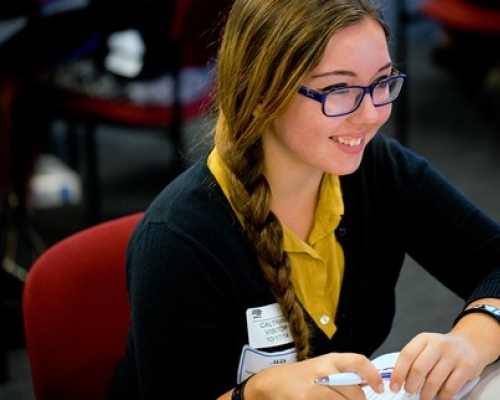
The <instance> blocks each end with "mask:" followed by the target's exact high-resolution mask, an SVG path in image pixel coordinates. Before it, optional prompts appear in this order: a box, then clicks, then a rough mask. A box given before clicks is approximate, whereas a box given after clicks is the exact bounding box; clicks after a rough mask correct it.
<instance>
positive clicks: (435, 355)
mask: <svg viewBox="0 0 500 400" xmlns="http://www.w3.org/2000/svg"><path fill="white" fill-rule="evenodd" d="M471 351H472V350H471V347H470V346H469V345H467V343H466V342H464V341H463V340H460V339H457V338H456V337H454V336H453V335H450V334H447V335H445V334H437V333H423V334H420V335H417V336H416V337H415V338H414V339H413V340H411V341H410V342H409V343H408V344H407V345H406V346H405V347H404V348H403V349H402V351H401V353H400V355H399V357H398V359H397V361H396V365H395V367H394V371H393V374H392V377H391V382H390V388H391V390H392V391H395V392H397V391H399V390H400V389H401V388H404V390H405V391H406V392H408V393H415V392H417V391H420V399H421V400H433V399H435V398H436V396H438V398H439V399H442V400H450V399H451V398H452V397H453V396H454V395H455V394H456V393H457V392H459V391H460V389H461V388H462V387H463V386H464V385H465V384H466V383H467V381H468V380H470V379H473V378H474V377H475V375H474V374H475V373H476V369H477V368H476V367H475V366H474V362H475V361H474V360H475V359H476V358H475V356H474V353H473V352H471Z"/></svg>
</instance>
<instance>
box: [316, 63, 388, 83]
mask: <svg viewBox="0 0 500 400" xmlns="http://www.w3.org/2000/svg"><path fill="white" fill-rule="evenodd" d="M389 67H392V61H390V62H388V63H387V64H385V65H384V66H382V67H381V68H379V70H378V72H382V71H383V70H385V69H387V68H389ZM334 75H335V76H350V77H354V76H356V74H355V73H354V72H352V71H347V70H342V69H340V70H335V71H328V72H323V73H319V74H314V75H312V76H311V78H313V79H314V78H323V77H325V76H334Z"/></svg>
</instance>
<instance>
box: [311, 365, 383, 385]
mask: <svg viewBox="0 0 500 400" xmlns="http://www.w3.org/2000/svg"><path fill="white" fill-rule="evenodd" d="M391 373H392V369H391V370H389V371H387V370H384V371H380V377H381V378H382V379H390V378H391ZM314 382H315V383H319V384H320V385H329V386H345V385H363V384H366V381H365V380H364V379H363V378H362V377H361V376H359V375H358V374H357V373H355V372H341V373H338V374H331V375H328V376H323V377H321V378H316V379H315V380H314Z"/></svg>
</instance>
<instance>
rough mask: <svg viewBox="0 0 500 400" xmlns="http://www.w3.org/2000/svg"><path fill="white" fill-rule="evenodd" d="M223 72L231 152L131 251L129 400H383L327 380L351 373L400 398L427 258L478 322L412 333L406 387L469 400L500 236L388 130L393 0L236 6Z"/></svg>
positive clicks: (125, 371) (427, 398)
mask: <svg viewBox="0 0 500 400" xmlns="http://www.w3.org/2000/svg"><path fill="white" fill-rule="evenodd" d="M217 61H218V87H217V112H218V114H217V122H216V126H215V129H214V133H215V136H214V139H215V146H214V147H213V149H212V150H211V152H210V154H209V155H208V156H207V158H206V159H204V160H203V162H201V163H199V164H197V165H195V166H193V167H191V168H190V169H189V170H188V171H186V172H185V173H183V174H182V175H181V176H180V177H179V178H178V179H176V180H175V181H174V182H172V183H171V184H169V185H168V186H167V187H166V188H165V189H164V190H163V192H162V193H161V194H160V195H159V196H158V198H157V199H156V200H155V201H154V202H153V203H152V205H151V206H150V208H149V209H148V210H147V213H146V215H145V217H144V218H143V220H142V221H141V222H140V223H139V225H138V226H137V228H136V230H135V232H134V235H133V237H132V239H131V242H130V246H129V251H128V265H127V273H128V284H129V295H130V303H131V316H132V324H131V330H130V336H129V341H128V347H127V356H126V358H125V359H124V361H123V363H122V365H121V366H120V368H119V370H118V371H117V374H116V379H115V381H114V383H113V385H112V388H111V390H110V398H116V399H118V398H119V399H125V398H132V399H147V400H155V399H163V400H164V399H168V398H172V396H174V395H178V394H179V393H181V394H182V396H183V397H186V398H196V399H211V400H213V399H216V398H218V399H221V400H222V399H236V400H238V399H242V398H243V397H244V398H245V399H246V400H252V399H259V400H266V399H273V400H277V399H279V400H288V399H315V400H317V399H332V400H333V399H351V400H360V399H364V398H365V395H364V392H363V391H362V389H361V387H360V386H359V385H347V386H325V385H319V384H316V383H315V378H318V377H321V376H323V375H328V374H331V373H333V372H342V371H356V372H357V373H358V374H359V375H361V376H362V377H363V378H364V379H365V380H366V381H367V382H368V384H369V385H370V386H371V387H372V388H373V389H374V390H376V391H382V390H383V383H382V380H381V378H380V376H379V374H378V372H377V370H376V369H375V368H374V366H373V365H372V364H371V363H370V362H369V357H370V355H371V354H372V353H373V352H374V351H375V350H376V349H377V348H378V347H379V346H380V345H381V344H382V342H383V341H384V339H385V338H386V337H387V335H388V333H389V331H390V328H391V322H392V320H393V317H394V310H395V292H394V290H395V286H396V282H397V279H398V275H399V273H400V270H401V267H402V265H403V261H404V257H405V255H406V254H408V255H410V256H411V257H412V258H413V259H415V260H416V261H417V262H418V263H420V264H421V265H422V267H423V268H425V269H426V270H428V271H429V272H430V273H431V274H432V275H434V276H435V277H436V278H437V279H439V280H440V281H441V282H442V283H443V284H444V285H445V286H447V287H448V288H450V289H451V290H452V291H454V292H455V293H456V294H458V295H459V296H461V297H462V298H463V299H464V300H465V304H466V307H467V308H468V309H471V310H473V311H468V312H467V313H466V314H462V315H461V316H460V317H459V318H458V319H457V323H456V324H455V325H454V327H453V328H452V329H451V330H450V332H449V333H447V334H438V333H422V334H420V335H418V336H417V337H415V338H414V339H412V340H411V341H410V342H409V343H408V344H407V345H406V346H405V347H404V348H403V349H402V351H401V355H400V357H399V358H398V361H397V364H396V367H395V369H394V372H393V374H392V377H391V381H390V387H391V389H392V390H395V391H396V390H399V389H400V388H401V387H404V388H405V390H407V391H408V392H414V391H416V390H418V389H419V388H422V391H421V399H422V400H431V399H434V398H435V396H436V395H439V398H440V399H441V400H450V399H451V397H452V396H453V395H454V394H455V393H457V392H458V391H459V389H460V388H461V387H462V386H463V385H464V384H465V383H466V382H467V381H469V380H471V379H473V378H475V377H477V376H478V375H479V374H480V373H481V372H482V370H483V369H484V367H485V366H487V365H488V364H490V363H492V362H494V361H495V360H496V359H497V358H498V357H499V355H500V321H499V318H498V316H496V315H495V313H496V312H497V309H496V307H498V308H500V226H499V225H498V224H497V223H496V222H494V221H493V220H491V219H490V218H489V217H488V216H487V215H485V214H484V213H483V212H482V211H481V210H479V209H478V208H476V207H475V206H474V205H473V204H472V203H471V202H469V201H468V200H467V199H466V198H464V197H463V196H462V195H461V194H460V193H459V192H458V191H457V190H456V189H454V188H453V187H452V186H451V185H450V183H448V182H447V181H446V180H445V179H444V178H443V177H442V176H441V175H440V174H439V173H438V172H437V171H436V170H435V169H433V167H432V166H431V165H429V163H428V162H427V161H426V160H424V159H423V158H421V157H419V156H418V155H416V154H414V153H413V152H412V151H411V150H409V149H406V148H404V147H403V146H401V144H399V143H398V142H397V141H395V140H393V139H390V138H388V137H386V136H384V135H383V133H381V132H380V128H381V127H382V126H383V125H384V123H385V122H386V121H387V120H388V118H389V116H390V113H391V103H392V102H393V101H394V100H395V99H396V98H397V97H398V94H399V93H400V90H401V87H402V86H403V83H404V81H405V76H404V75H403V74H401V73H400V72H398V70H397V66H396V65H395V64H394V62H393V61H392V60H391V57H390V54H389V50H388V29H387V26H386V25H385V23H384V20H383V19H382V17H381V14H380V12H379V10H378V8H377V7H376V5H375V3H374V2H373V1H370V0H307V1H304V0H235V1H234V5H233V7H232V10H231V12H230V14H229V16H228V19H227V24H226V27H225V31H224V34H223V39H222V43H221V46H220V52H219V54H218V60H217ZM478 305H482V306H481V307H479V308H478V307H477V306H478ZM498 313H500V311H498ZM249 377H250V378H251V379H248V378H249ZM243 389H244V390H243Z"/></svg>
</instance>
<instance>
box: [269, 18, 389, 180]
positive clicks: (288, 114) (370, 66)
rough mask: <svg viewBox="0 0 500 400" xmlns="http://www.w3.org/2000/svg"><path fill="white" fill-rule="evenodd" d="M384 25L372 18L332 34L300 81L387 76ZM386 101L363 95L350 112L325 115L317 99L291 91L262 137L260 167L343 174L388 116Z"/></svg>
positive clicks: (322, 83) (331, 83)
mask: <svg viewBox="0 0 500 400" xmlns="http://www.w3.org/2000/svg"><path fill="white" fill-rule="evenodd" d="M391 71H392V63H391V59H390V55H389V49H388V45H387V39H386V36H385V33H384V30H383V29H382V27H381V26H380V24H379V23H378V22H376V21H375V20H373V19H371V18H366V19H364V20H363V21H362V22H361V23H359V24H356V25H352V26H349V27H346V28H343V29H341V30H339V31H338V32H337V33H335V34H334V35H333V36H332V38H331V39H330V41H329V42H328V45H327V46H326V49H325V52H324V54H323V56H322V58H321V61H320V62H319V64H318V65H317V67H316V68H314V70H313V71H311V73H310V74H309V75H308V77H307V78H306V80H305V81H304V82H303V83H302V85H303V86H305V87H307V88H310V89H313V90H316V91H320V92H321V91H324V90H326V89H329V88H331V87H338V86H353V85H357V86H368V85H370V84H372V83H374V82H377V81H378V80H380V79H382V78H386V77H388V76H390V75H391ZM391 109H392V106H391V104H388V105H385V106H382V107H374V106H373V103H372V101H371V98H370V95H365V97H364V99H363V101H362V103H361V105H360V106H359V108H358V109H357V110H356V111H354V112H353V113H351V114H348V115H344V116H340V117H327V116H325V115H324V114H323V113H322V111H321V103H318V102H317V101H314V100H312V99H310V98H307V97H305V96H303V95H301V94H298V93H297V94H296V95H295V97H294V98H293V100H292V102H291V104H290V106H289V107H288V109H287V110H286V111H285V112H284V113H283V114H282V115H280V116H279V117H278V118H277V119H276V120H275V121H274V122H273V124H272V126H271V129H270V130H269V131H268V132H266V133H265V134H264V135H263V137H262V140H263V147H264V154H265V156H264V158H265V169H266V171H267V172H268V173H273V171H272V170H273V169H277V170H283V171H288V173H291V172H292V171H297V172H298V171H301V173H304V172H306V171H307V170H308V169H309V170H310V172H312V173H318V172H320V173H323V172H327V173H331V174H336V175H346V174H350V173H352V172H354V171H355V170H356V169H357V168H358V167H359V165H360V163H361V159H362V156H363V152H364V149H365V146H366V145H367V144H368V142H369V141H370V140H371V139H372V138H373V137H374V136H375V134H376V133H377V131H378V130H379V128H380V127H381V126H382V125H383V124H384V123H385V122H386V121H387V120H388V118H389V116H390V113H391Z"/></svg>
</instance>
